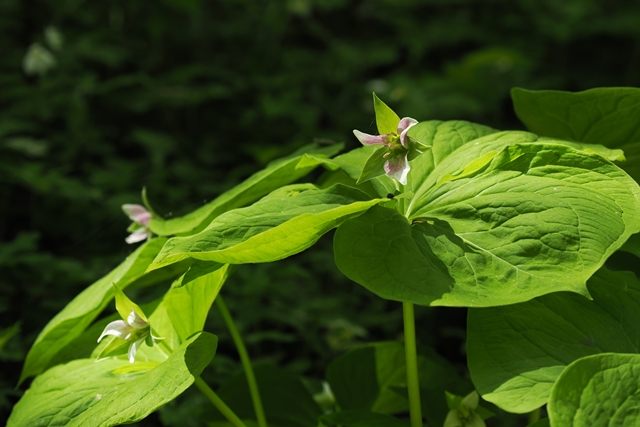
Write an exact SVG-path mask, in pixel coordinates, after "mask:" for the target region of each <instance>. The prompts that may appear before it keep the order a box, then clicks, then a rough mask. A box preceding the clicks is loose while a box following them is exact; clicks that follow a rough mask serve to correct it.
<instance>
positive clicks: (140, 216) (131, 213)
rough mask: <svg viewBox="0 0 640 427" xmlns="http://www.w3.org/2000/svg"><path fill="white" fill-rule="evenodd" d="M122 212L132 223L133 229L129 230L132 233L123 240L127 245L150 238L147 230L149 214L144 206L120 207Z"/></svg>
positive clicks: (128, 205) (129, 205)
mask: <svg viewBox="0 0 640 427" xmlns="http://www.w3.org/2000/svg"><path fill="white" fill-rule="evenodd" d="M122 210H123V211H124V213H125V214H126V215H127V216H128V217H129V219H131V221H133V222H134V228H133V229H131V228H130V231H132V233H131V234H130V235H128V236H127V238H126V239H125V241H126V242H127V243H129V244H132V243H138V242H141V241H143V240H146V239H149V238H151V231H150V230H149V221H151V212H149V211H148V210H147V209H146V208H145V207H144V206H142V205H137V204H125V205H122Z"/></svg>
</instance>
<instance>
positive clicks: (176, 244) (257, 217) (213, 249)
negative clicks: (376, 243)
mask: <svg viewBox="0 0 640 427" xmlns="http://www.w3.org/2000/svg"><path fill="white" fill-rule="evenodd" d="M382 201H384V199H373V200H371V199H370V198H369V197H368V196H367V195H366V194H364V193H362V192H360V191H358V190H356V189H353V188H350V187H346V186H343V185H335V186H332V187H329V188H326V189H319V188H317V187H315V186H313V185H311V184H299V185H291V186H287V187H283V188H280V189H278V190H276V191H274V192H273V193H271V194H270V195H268V196H266V197H264V198H263V199H261V200H260V201H258V202H256V203H254V204H253V205H251V206H248V207H246V208H240V209H235V210H232V211H229V212H227V213H225V214H223V215H220V216H219V217H217V218H216V219H215V220H214V221H213V222H211V224H209V226H208V227H207V228H206V229H205V230H203V231H202V232H200V233H198V234H195V235H192V236H188V237H174V238H172V239H170V240H169V241H167V243H166V244H165V246H164V247H163V248H162V250H161V251H160V254H159V255H158V256H157V258H156V259H155V260H154V262H153V264H152V265H151V267H150V268H151V269H155V268H159V267H162V266H165V265H168V264H172V263H175V262H178V261H181V260H184V259H187V258H195V259H200V260H204V261H215V262H219V263H231V264H241V263H254V262H270V261H276V260H279V259H283V258H286V257H288V256H291V255H294V254H296V253H298V252H301V251H303V250H305V249H307V248H308V247H309V246H311V245H312V244H313V243H315V242H316V241H317V240H318V239H319V238H320V237H321V236H322V235H323V234H324V233H326V232H327V231H329V230H331V229H332V228H335V227H336V226H338V225H339V224H340V223H342V222H343V221H344V220H346V219H348V218H349V217H352V216H354V215H358V214H360V213H362V212H364V211H365V210H367V209H369V208H370V207H372V206H374V205H376V204H378V203H381V202H382Z"/></svg>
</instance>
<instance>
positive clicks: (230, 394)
mask: <svg viewBox="0 0 640 427" xmlns="http://www.w3.org/2000/svg"><path fill="white" fill-rule="evenodd" d="M255 375H256V381H257V383H258V388H259V390H260V396H261V398H262V404H263V406H264V411H265V417H266V418H267V421H268V423H269V425H270V426H274V427H275V426H277V427H316V426H317V421H318V417H319V416H320V414H321V410H320V407H319V406H318V404H317V403H316V402H315V401H314V400H313V396H311V393H309V390H307V388H306V387H305V386H304V384H303V383H302V381H300V379H299V378H298V377H296V376H295V375H293V374H292V373H290V372H288V371H287V370H285V369H282V368H279V367H276V366H272V365H257V366H255ZM218 395H219V396H220V398H222V400H224V401H225V402H226V403H227V404H228V405H229V407H231V409H232V410H233V411H234V412H235V413H236V414H237V415H238V416H239V417H240V418H242V419H249V420H255V413H254V410H253V404H252V402H251V397H250V394H249V388H248V386H247V379H246V377H245V376H244V374H237V375H234V376H233V377H231V378H230V379H229V380H228V381H227V382H226V383H225V384H223V385H222V386H221V387H220V390H218ZM217 416H218V417H221V415H219V414H218V415H217Z"/></svg>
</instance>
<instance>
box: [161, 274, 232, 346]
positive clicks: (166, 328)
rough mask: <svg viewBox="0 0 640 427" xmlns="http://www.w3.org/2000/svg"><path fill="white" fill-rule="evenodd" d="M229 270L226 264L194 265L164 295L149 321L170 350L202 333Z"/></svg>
mask: <svg viewBox="0 0 640 427" xmlns="http://www.w3.org/2000/svg"><path fill="white" fill-rule="evenodd" d="M228 270H229V269H228V266H226V265H220V264H216V263H205V262H197V263H194V264H193V265H192V266H191V267H190V268H189V270H188V271H187V272H186V273H185V274H184V275H183V276H182V277H180V278H179V279H178V280H176V281H175V282H174V284H173V285H172V286H171V289H169V291H168V292H167V293H166V294H165V296H164V298H163V299H162V302H161V303H160V305H159V306H158V308H157V309H156V310H155V311H154V313H153V315H152V316H151V317H150V319H149V322H150V324H151V327H152V328H153V331H154V332H155V333H157V334H158V335H160V337H162V338H163V342H164V343H166V344H167V345H168V346H169V347H170V348H176V347H177V346H178V345H179V344H181V343H183V342H184V341H186V340H187V339H188V338H189V337H190V336H192V335H193V334H194V333H196V332H200V331H202V328H203V327H204V323H205V320H206V319H207V315H208V314H209V309H210V308H211V304H213V301H214V300H215V298H216V296H217V295H218V292H219V291H220V289H221V288H222V285H223V284H224V282H225V280H226V278H227V274H228Z"/></svg>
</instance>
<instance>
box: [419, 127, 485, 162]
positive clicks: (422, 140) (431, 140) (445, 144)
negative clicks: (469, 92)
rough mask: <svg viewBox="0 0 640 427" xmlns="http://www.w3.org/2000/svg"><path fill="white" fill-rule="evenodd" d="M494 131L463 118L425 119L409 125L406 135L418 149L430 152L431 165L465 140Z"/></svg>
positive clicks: (471, 139) (439, 160)
mask: <svg viewBox="0 0 640 427" xmlns="http://www.w3.org/2000/svg"><path fill="white" fill-rule="evenodd" d="M495 132H497V130H496V129H492V128H490V127H488V126H484V125H481V124H478V123H472V122H467V121H464V120H449V121H441V120H427V121H424V122H420V123H418V124H416V125H415V126H413V127H411V129H409V132H407V135H408V136H409V138H410V140H411V141H412V142H413V143H414V144H417V146H418V147H419V148H418V149H419V150H421V151H424V152H427V151H428V152H429V153H430V154H431V158H432V160H433V165H434V166H437V165H438V164H439V163H440V162H441V161H442V160H443V159H444V158H445V157H447V156H448V155H449V154H451V153H453V152H454V151H455V150H456V149H458V148H460V147H461V146H463V145H464V144H466V143H467V142H470V141H473V140H474V139H478V138H480V137H482V136H485V135H489V134H491V133H495Z"/></svg>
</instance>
